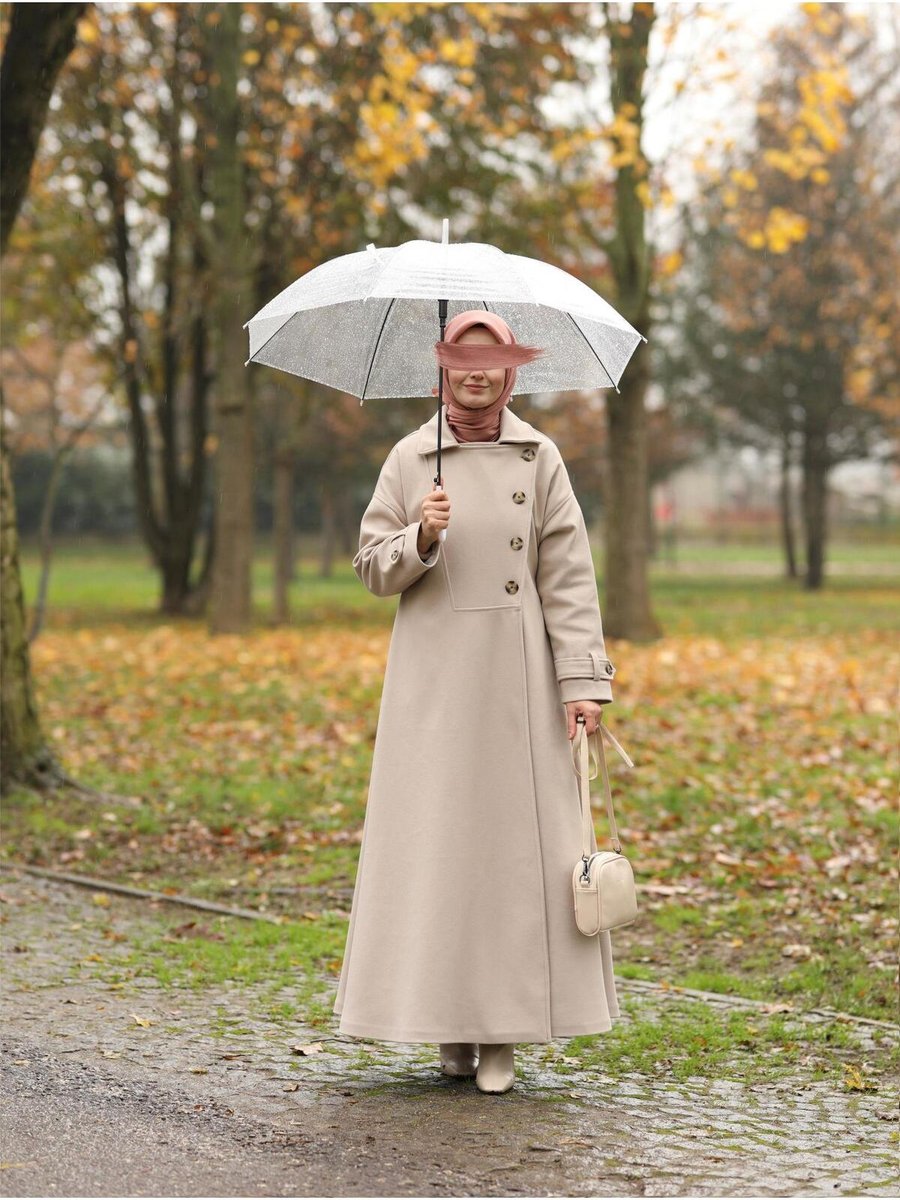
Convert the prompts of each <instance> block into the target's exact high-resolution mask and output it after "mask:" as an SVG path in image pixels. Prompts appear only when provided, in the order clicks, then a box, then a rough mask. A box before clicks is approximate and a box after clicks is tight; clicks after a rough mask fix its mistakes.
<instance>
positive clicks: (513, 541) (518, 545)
mask: <svg viewBox="0 0 900 1200" xmlns="http://www.w3.org/2000/svg"><path fill="white" fill-rule="evenodd" d="M509 544H510V545H511V546H512V548H513V550H521V549H522V547H523V546H524V545H525V543H524V542H523V541H522V539H521V538H520V537H514V538H510V539H509Z"/></svg>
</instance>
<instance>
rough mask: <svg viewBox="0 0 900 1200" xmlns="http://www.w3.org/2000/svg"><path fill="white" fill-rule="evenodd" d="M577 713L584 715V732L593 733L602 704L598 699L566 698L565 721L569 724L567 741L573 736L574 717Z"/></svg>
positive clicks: (601, 711) (574, 728) (598, 721)
mask: <svg viewBox="0 0 900 1200" xmlns="http://www.w3.org/2000/svg"><path fill="white" fill-rule="evenodd" d="M579 713H582V714H583V715H584V732H585V734H591V733H593V732H594V731H595V730H596V729H597V727H598V726H599V724H600V717H601V715H602V713H603V705H602V704H601V703H600V702H599V701H598V700H567V701H566V721H567V723H568V726H569V741H571V740H572V738H573V737H574V736H575V731H576V724H575V718H576V717H577V716H578V714H579Z"/></svg>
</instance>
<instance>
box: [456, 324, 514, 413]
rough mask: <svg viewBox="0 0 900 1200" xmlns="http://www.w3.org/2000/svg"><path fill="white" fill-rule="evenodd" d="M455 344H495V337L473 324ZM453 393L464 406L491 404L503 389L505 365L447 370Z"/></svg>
mask: <svg viewBox="0 0 900 1200" xmlns="http://www.w3.org/2000/svg"><path fill="white" fill-rule="evenodd" d="M456 342H457V345H467V344H468V343H470V342H479V343H481V345H484V346H496V345H497V339H496V338H495V337H494V335H493V334H492V333H491V331H490V330H489V329H486V328H485V327H484V326H483V325H473V326H472V328H471V329H467V330H466V331H465V333H462V334H460V336H459V337H458V338H457V339H456ZM447 377H448V379H449V380H450V387H451V388H452V389H453V394H454V396H456V398H457V399H458V400H459V402H460V404H464V405H465V406H466V408H487V407H488V406H489V405H491V404H493V403H494V401H495V400H496V399H497V397H498V396H499V395H500V393H501V392H502V391H503V382H504V380H505V379H506V368H505V367H492V368H491V369H490V370H483V369H482V368H480V367H476V368H473V369H472V370H469V371H453V370H448V371H447Z"/></svg>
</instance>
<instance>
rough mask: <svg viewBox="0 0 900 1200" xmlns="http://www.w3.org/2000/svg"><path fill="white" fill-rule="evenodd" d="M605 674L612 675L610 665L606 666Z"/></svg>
mask: <svg viewBox="0 0 900 1200" xmlns="http://www.w3.org/2000/svg"><path fill="white" fill-rule="evenodd" d="M606 673H607V675H612V673H613V668H612V663H607V664H606Z"/></svg>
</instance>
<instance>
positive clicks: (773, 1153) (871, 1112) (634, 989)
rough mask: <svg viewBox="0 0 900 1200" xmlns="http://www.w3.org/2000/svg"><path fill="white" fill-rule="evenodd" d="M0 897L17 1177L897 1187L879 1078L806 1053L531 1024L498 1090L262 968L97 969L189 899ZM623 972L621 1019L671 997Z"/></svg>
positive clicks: (557, 1188)
mask: <svg viewBox="0 0 900 1200" xmlns="http://www.w3.org/2000/svg"><path fill="white" fill-rule="evenodd" d="M0 900H2V904H0V914H2V920H3V924H2V972H3V983H2V994H0V1017H2V1031H3V1032H2V1046H3V1052H4V1053H3V1080H4V1082H3V1089H2V1112H3V1140H4V1149H3V1152H2V1154H3V1168H4V1169H3V1170H2V1171H0V1190H2V1194H4V1195H20V1196H28V1195H49V1196H52V1195H88V1196H89V1195H110V1194H124V1195H166V1194H168V1195H197V1194H208V1195H217V1194H218V1195H273V1196H277V1195H325V1196H328V1195H369V1196H372V1195H385V1196H391V1195H396V1196H402V1195H421V1196H466V1195H483V1196H511V1195H529V1196H541V1195H561V1196H588V1195H590V1196H703V1195H715V1196H749V1195H754V1196H760V1195H771V1196H825V1195H828V1196H833V1195H867V1196H893V1195H896V1194H897V1193H898V1192H900V1174H898V1169H897V1154H898V1145H897V1129H898V1125H897V1092H896V1089H895V1088H894V1087H893V1085H891V1084H889V1083H888V1082H885V1080H884V1079H883V1078H882V1080H881V1082H880V1085H879V1088H878V1090H877V1091H874V1092H868V1091H861V1092H850V1091H847V1090H843V1089H839V1088H838V1087H836V1086H835V1084H834V1083H831V1082H829V1083H822V1082H817V1081H813V1080H811V1079H809V1078H805V1077H797V1078H787V1079H785V1078H782V1079H780V1081H779V1082H777V1083H768V1084H765V1085H760V1086H757V1087H755V1088H753V1089H750V1088H747V1087H746V1086H744V1085H743V1084H741V1083H737V1082H734V1081H731V1080H729V1079H728V1078H727V1077H723V1078H717V1079H708V1078H701V1077H692V1078H691V1079H689V1080H687V1081H685V1082H678V1081H675V1080H668V1079H663V1080H660V1079H652V1080H651V1079H648V1078H646V1077H644V1076H643V1075H641V1074H639V1073H633V1074H629V1073H628V1072H625V1073H624V1074H623V1073H622V1072H621V1071H618V1072H616V1073H615V1074H614V1075H612V1074H608V1073H606V1072H604V1071H603V1070H602V1069H597V1068H592V1069H591V1070H580V1069H578V1068H577V1066H573V1060H572V1059H571V1058H565V1057H564V1052H563V1051H562V1050H561V1049H560V1051H559V1054H558V1055H556V1056H555V1057H554V1055H553V1054H552V1053H551V1054H550V1055H548V1053H547V1051H548V1047H546V1046H543V1047H541V1046H523V1047H520V1048H519V1049H518V1050H517V1068H518V1076H517V1083H516V1086H515V1088H514V1089H513V1091H511V1092H509V1093H507V1094H505V1095H503V1096H484V1095H482V1094H481V1093H479V1092H478V1091H477V1089H475V1086H474V1083H473V1082H472V1081H457V1080H449V1079H446V1078H444V1077H443V1076H441V1075H440V1073H439V1071H438V1068H437V1064H436V1053H437V1047H436V1046H435V1047H431V1046H421V1045H410V1046H404V1045H397V1044H392V1043H376V1042H368V1041H360V1040H359V1039H354V1038H346V1037H343V1036H341V1035H337V1034H336V1032H335V1025H334V1024H332V1026H331V1027H330V1028H327V1029H323V1028H322V1027H321V1026H319V1027H312V1026H309V1027H304V1026H303V1025H298V1024H296V1023H294V1022H292V1023H291V1024H290V1026H289V1027H288V1026H285V1024H284V1023H279V1022H278V1021H277V1020H275V1019H274V1018H272V1017H271V1016H267V1015H264V1014H263V1015H261V1012H260V1008H261V1007H262V1006H261V1005H260V1004H259V1003H257V1001H258V999H259V997H258V995H257V994H256V991H257V989H255V988H254V987H252V986H244V985H242V986H240V987H238V986H234V985H231V986H227V987H226V986H222V987H216V988H214V989H210V988H207V989H204V990H202V991H195V990H193V989H185V988H163V987H161V986H160V984H159V982H158V981H157V980H156V979H155V978H153V977H151V976H139V977H136V978H133V979H129V980H128V981H127V982H125V983H124V984H123V985H121V986H120V985H113V984H110V983H108V982H105V981H104V980H103V979H102V978H91V977H90V966H91V963H92V962H94V963H96V962H97V961H98V960H96V959H93V960H92V956H93V955H98V956H100V958H101V959H102V960H103V961H104V962H105V963H106V964H109V962H110V961H114V957H115V954H116V949H117V944H119V943H118V941H117V936H118V935H121V936H122V942H121V944H123V945H127V941H128V937H129V936H131V935H133V934H135V933H137V932H140V933H141V934H143V935H146V934H147V933H149V932H153V931H156V932H158V931H159V929H160V926H164V925H165V924H166V923H167V922H168V923H169V924H175V923H177V921H179V920H181V921H183V920H185V919H186V918H185V916H184V913H185V912H187V910H181V911H180V912H176V913H174V914H173V912H172V911H169V912H162V911H160V909H158V908H155V907H154V906H152V905H148V904H147V903H146V902H142V901H138V900H131V899H127V898H124V897H117V896H113V897H112V898H111V900H110V904H109V906H108V907H106V908H104V909H103V910H102V911H100V910H98V907H97V905H96V904H95V903H94V902H93V897H92V894H91V893H90V892H88V891H86V890H84V889H81V888H78V887H73V886H68V885H60V884H58V883H55V882H52V881H49V880H46V879H40V878H36V877H32V876H29V875H26V874H18V873H14V872H11V871H3V872H2V873H0ZM111 931H112V933H113V935H114V936H112V937H111V936H110V933H111ZM621 995H622V997H623V998H624V999H626V1000H627V1008H626V1013H625V1017H624V1019H625V1020H626V1021H627V1020H632V1019H634V1014H635V1012H639V1013H640V1014H641V1015H645V1014H646V1013H647V1012H653V1011H657V1010H658V1009H659V1006H662V1005H665V1004H667V1003H670V1002H671V995H670V994H667V993H665V992H664V991H661V990H660V989H658V988H655V987H652V986H650V985H647V984H630V983H629V981H627V980H623V981H622V982H621ZM680 1001H681V1002H682V1003H683V1002H684V1001H685V995H684V994H682V995H681V997H680ZM723 1002H724V1001H723ZM696 1003H701V1001H700V1000H699V999H698V1000H697V1001H696ZM737 1003H741V1002H737ZM743 1003H747V1002H743ZM268 1004H269V1006H270V1004H271V999H269V1000H268ZM867 1028H868V1027H867V1026H866V1025H865V1024H860V1025H859V1027H858V1029H857V1033H858V1035H859V1037H860V1039H862V1043H861V1044H862V1045H863V1048H864V1050H865V1047H866V1045H867V1043H866V1041H865V1039H866V1038H867V1036H868V1034H867ZM879 1032H880V1034H881V1035H883V1033H884V1030H880V1031H879ZM316 1043H319V1044H320V1045H321V1047H322V1048H321V1051H319V1052H315V1053H311V1054H307V1055H303V1054H298V1053H297V1052H296V1051H294V1050H293V1049H292V1047H293V1046H295V1045H297V1044H301V1045H309V1044H316ZM869 1050H870V1051H871V1053H872V1055H873V1056H876V1055H877V1054H879V1053H882V1052H883V1051H882V1050H879V1048H878V1047H877V1045H876V1044H875V1043H874V1042H873V1043H871V1044H870V1045H869ZM725 1075H727V1072H723V1076H725Z"/></svg>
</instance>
